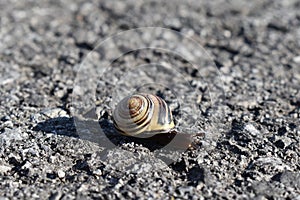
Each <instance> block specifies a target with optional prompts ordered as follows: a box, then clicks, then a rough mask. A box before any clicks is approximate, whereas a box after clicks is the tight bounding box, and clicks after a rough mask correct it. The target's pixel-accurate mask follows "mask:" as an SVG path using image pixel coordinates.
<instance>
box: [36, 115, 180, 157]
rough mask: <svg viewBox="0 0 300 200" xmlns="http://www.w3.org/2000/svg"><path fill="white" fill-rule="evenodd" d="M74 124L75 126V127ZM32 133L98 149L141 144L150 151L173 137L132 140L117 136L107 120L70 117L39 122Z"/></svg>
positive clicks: (172, 135) (132, 138)
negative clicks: (83, 142)
mask: <svg viewBox="0 0 300 200" xmlns="http://www.w3.org/2000/svg"><path fill="white" fill-rule="evenodd" d="M75 123H76V126H75ZM33 130H34V131H43V132H45V133H51V134H54V135H63V136H68V137H74V138H80V139H83V140H88V141H91V142H94V143H97V144H98V145H99V146H100V147H104V148H115V147H116V146H121V145H122V144H124V143H132V142H134V143H136V144H141V145H143V146H144V147H146V148H148V149H149V150H150V151H154V150H157V149H160V148H162V147H164V146H165V145H167V144H168V143H169V142H170V141H171V140H172V139H173V138H174V136H175V134H174V133H170V134H169V135H168V136H167V137H166V135H163V136H162V135H161V134H158V135H156V136H153V137H151V138H134V137H127V136H124V135H121V134H119V133H118V132H117V131H116V129H115V128H114V126H113V124H112V123H111V122H110V120H108V119H102V120H100V121H96V120H79V119H77V118H76V120H75V119H74V118H73V117H72V118H69V117H57V118H51V119H47V120H45V121H43V122H39V123H38V124H37V125H36V126H35V127H34V128H33Z"/></svg>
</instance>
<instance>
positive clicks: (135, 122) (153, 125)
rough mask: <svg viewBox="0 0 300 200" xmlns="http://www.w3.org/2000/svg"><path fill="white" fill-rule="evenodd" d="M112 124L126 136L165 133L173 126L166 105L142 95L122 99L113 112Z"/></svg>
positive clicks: (147, 95) (161, 100)
mask: <svg viewBox="0 0 300 200" xmlns="http://www.w3.org/2000/svg"><path fill="white" fill-rule="evenodd" d="M113 122H114V125H115V127H116V129H117V130H118V131H120V132H121V133H122V134H124V135H128V136H136V135H138V134H141V133H146V134H148V135H154V134H157V133H167V132H169V131H170V130H171V129H173V128H174V126H175V125H174V122H173V117H172V113H171V111H170V108H169V107H168V105H167V103H166V102H165V101H164V100H163V99H161V98H160V97H158V96H156V95H152V94H144V93H140V94H134V95H131V96H127V97H125V98H124V99H122V100H121V101H120V103H118V105H117V107H116V109H115V110H114V112H113Z"/></svg>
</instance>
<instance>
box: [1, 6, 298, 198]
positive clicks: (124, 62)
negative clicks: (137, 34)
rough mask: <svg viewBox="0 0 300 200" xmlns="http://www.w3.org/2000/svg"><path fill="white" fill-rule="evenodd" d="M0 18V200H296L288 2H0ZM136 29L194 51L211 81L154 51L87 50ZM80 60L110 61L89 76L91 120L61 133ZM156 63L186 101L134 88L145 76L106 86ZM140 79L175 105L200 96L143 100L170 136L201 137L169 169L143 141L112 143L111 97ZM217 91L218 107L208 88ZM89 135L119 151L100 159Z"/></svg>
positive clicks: (293, 20) (69, 121) (293, 57)
mask: <svg viewBox="0 0 300 200" xmlns="http://www.w3.org/2000/svg"><path fill="white" fill-rule="evenodd" d="M0 8H1V12H0V47H1V48H0V71H1V75H0V94H1V96H0V107H1V109H0V121H1V123H0V143H1V146H0V199H1V200H2V199H3V200H4V199H53V200H54V199H108V198H109V199H125V198H126V199H131V198H137V197H141V199H145V198H147V199H233V198H234V199H298V200H299V199H300V145H299V141H300V128H299V127H300V126H299V125H300V120H299V119H300V14H299V9H300V1H297V0H283V1H267V0H260V1H258V0H257V1H251V2H248V1H238V0H233V1H225V0H218V1H213V2H212V1H201V2H198V1H196V0H195V1H186V2H185V3H180V2H179V1H178V2H177V1H174V2H171V1H170V2H169V1H163V2H159V1H145V2H144V1H139V0H135V1H90V2H86V1H76V2H74V1H70V0H64V1H47V0H42V1H38V2H37V1H17V0H2V1H0ZM148 26H151V27H153V26H155V27H165V28H168V29H171V30H174V31H178V32H180V33H182V34H185V35H187V36H189V37H190V38H192V39H193V40H194V41H197V42H198V43H199V44H201V45H202V46H203V47H204V48H205V50H206V51H207V53H208V54H209V55H210V56H211V57H212V59H213V61H214V62H215V64H216V68H215V71H212V72H211V73H202V71H201V73H200V71H198V72H197V71H196V72H195V70H193V68H192V66H191V64H190V63H189V62H188V61H187V60H186V59H185V58H182V57H180V56H178V55H174V54H172V53H170V52H164V51H162V50H157V49H156V50H155V49H150V50H149V49H148V50H147V49H146V50H145V49H143V50H139V51H136V52H131V53H127V54H125V55H123V56H122V57H119V58H117V59H115V60H112V58H114V56H115V55H117V54H119V53H120V52H124V51H123V50H122V49H124V48H125V49H126V48H128V46H126V45H125V46H123V47H122V48H120V49H118V50H119V51H120V52H116V51H115V50H114V49H113V48H110V46H105V48H104V49H99V48H98V47H97V44H98V42H99V41H103V40H105V39H106V38H108V37H110V36H112V35H113V34H116V33H119V32H121V31H125V30H129V29H132V28H138V27H148ZM163 40H164V41H165V42H166V43H167V44H168V45H171V46H172V45H173V43H176V41H175V42H174V41H173V42H169V43H168V41H169V39H168V38H164V39H163ZM135 41H136V38H128V40H126V41H121V42H124V43H125V44H127V45H128V44H129V45H130V44H134V42H135ZM116 42H118V41H116ZM178 42H180V41H179V40H178ZM94 48H98V49H97V50H96V51H94V53H93V54H88V53H89V52H90V51H91V50H93V49H94ZM188 49H189V48H187V49H186V50H188ZM109 50H110V51H109ZM129 50H130V48H129ZM183 51H185V49H184V50H183ZM195 51H196V50H195ZM93 56H95V57H93ZM94 58H97V59H95V60H94V62H95V63H97V62H98V61H99V62H101V61H102V60H104V59H108V60H109V61H113V62H112V63H111V66H112V67H111V68H110V70H109V71H105V72H104V75H103V76H100V75H99V77H98V76H93V75H91V77H92V78H91V80H93V81H94V80H95V79H94V78H95V77H97V79H96V81H95V82H94V84H96V88H97V90H96V91H93V92H94V93H95V94H96V98H95V99H92V100H94V101H95V102H96V103H94V104H95V107H92V109H91V111H94V110H96V113H95V112H87V113H85V115H84V120H82V119H77V118H76V119H77V120H75V122H76V123H74V118H73V114H74V109H75V110H76V103H77V102H80V101H83V100H85V98H83V97H82V98H83V99H76V97H77V96H76V95H77V94H81V93H80V92H82V91H81V90H80V88H79V90H78V87H76V86H78V84H79V83H80V78H78V77H85V78H86V76H84V74H82V73H83V72H84V70H82V68H80V67H79V66H80V64H81V63H85V62H87V60H89V59H91V60H92V61H93V59H94ZM191 58H195V56H194V57H193V55H191ZM165 62H167V63H169V65H171V66H179V67H178V68H177V69H178V70H179V71H178V73H179V74H180V75H181V76H182V77H183V78H184V79H185V80H187V82H188V83H190V86H191V87H192V90H193V91H189V90H187V89H186V88H184V82H181V80H182V77H181V76H176V74H177V73H175V74H174V76H173V79H169V78H170V77H169V76H170V73H171V72H168V73H156V74H155V76H143V73H142V72H147V70H148V69H149V67H148V68H147V67H145V68H142V69H143V70H144V71H143V70H142V72H140V70H137V71H134V73H127V75H126V76H125V78H123V79H122V78H120V73H122V72H123V73H125V72H127V71H126V70H128V69H129V68H130V67H128V66H131V65H132V66H137V65H139V66H143V64H149V63H157V64H158V65H156V66H159V64H162V63H165ZM147 66H149V65H147ZM158 68H159V67H158ZM151 69H153V70H154V69H156V68H155V67H153V68H151ZM217 69H218V70H219V71H217ZM79 72H80V73H81V74H80V73H79ZM88 72H89V71H88ZM155 72H156V71H155V70H154V72H153V73H155ZM215 72H220V73H221V76H220V77H221V81H222V82H219V79H217V78H216V77H218V76H216V73H215ZM139 73H140V74H139ZM150 74H151V73H150ZM132 75H137V76H132ZM145 77H146V78H150V81H158V80H159V81H161V82H160V83H161V84H163V85H165V86H168V87H170V84H169V83H170V82H174V83H175V85H176V89H175V92H177V93H176V94H177V96H192V95H194V91H198V92H197V95H198V96H197V97H200V100H199V101H197V104H196V106H197V107H196V109H192V110H191V109H190V110H184V109H178V102H176V98H174V93H172V92H170V90H169V89H170V88H168V87H162V88H154V90H155V91H154V92H155V93H157V94H161V96H163V97H164V98H165V99H166V100H167V102H168V103H169V104H170V106H171V109H172V110H173V112H174V118H175V122H176V124H177V125H178V124H180V126H179V125H178V128H179V129H180V127H185V128H190V127H189V126H192V125H194V126H193V129H192V131H201V132H204V133H205V137H204V138H200V139H199V138H198V139H197V142H196V147H195V148H193V149H188V150H186V151H184V152H181V151H174V152H170V151H168V152H167V154H168V156H171V157H172V158H175V157H174V156H176V160H175V161H174V162H171V163H170V162H169V163H167V162H165V160H164V159H161V158H160V157H158V156H156V154H155V151H154V150H153V149H152V148H151V147H153V145H154V144H152V143H151V142H150V145H149V144H145V143H139V142H138V141H136V140H132V139H130V138H126V137H124V136H119V135H117V134H116V133H115V130H114V129H113V127H112V124H111V110H112V108H113V105H114V104H115V102H116V101H117V99H118V95H121V94H123V93H122V91H123V92H124V91H125V92H126V91H127V92H128V91H130V89H128V87H129V88H132V87H133V88H136V87H137V86H138V84H140V83H141V82H143V81H144V79H143V78H145ZM98 78H99V79H98ZM203 79H205V80H206V82H202V81H201V80H203ZM87 80H88V79H83V81H85V82H87ZM126 80H128V82H127V81H126ZM132 80H133V81H132ZM87 83H88V84H90V83H89V82H87ZM220 83H221V84H222V91H223V92H224V93H225V95H223V96H222V95H221V94H220V93H219V91H218V90H217V89H216V88H218V87H215V88H214V86H216V85H218V84H220ZM124 85H126V87H125V86H124ZM208 85H209V86H211V87H210V88H209V89H210V93H209V94H208V92H207V87H206V86H208ZM123 86H124V87H123ZM143 86H144V85H143ZM177 87H178V88H177ZM116 88H118V90H117V91H119V92H120V91H121V92H120V93H116ZM75 89H77V90H75ZM81 89H82V88H81ZM145 89H146V90H148V91H152V90H153V88H152V87H146V86H145V87H143V88H142V89H141V90H142V91H143V90H145ZM72 94H73V100H72ZM74 94H75V95H74ZM89 94H90V93H88V94H87V95H86V96H87V97H89ZM210 95H212V96H210ZM218 95H219V96H218ZM74 96H75V97H74ZM121 96H122V95H121ZM175 96H176V95H175ZM220 96H222V98H220V101H216V102H214V103H215V104H216V105H217V104H220V105H222V106H221V107H218V106H213V105H211V104H209V102H212V100H215V99H213V97H220ZM114 97H116V98H115V99H114ZM174 99H175V100H174ZM217 99H219V98H217ZM74 102H75V103H74ZM84 103H86V102H84ZM84 103H83V104H84ZM176 106H177V107H176ZM85 111H86V110H85ZM71 113H72V114H71ZM75 113H76V111H75ZM186 113H192V114H190V115H188V116H187V115H186ZM193 113H196V115H197V116H196V115H195V114H193ZM81 114H82V113H81ZM195 116H196V117H195ZM192 117H194V120H196V124H194V123H193V122H190V121H189V119H190V118H192ZM98 119H99V121H98ZM192 121H193V120H192ZM99 122H100V123H99ZM214 123H215V124H214ZM75 124H76V126H75ZM99 124H100V126H101V128H102V129H100V127H99ZM213 125H216V126H213ZM103 133H105V134H106V135H111V136H112V137H111V138H110V141H112V142H113V143H114V144H118V145H119V147H118V148H106V146H105V144H104V143H103V142H102V140H103V138H104V139H105V138H106V137H103V135H104V134H103ZM158 151H159V152H164V151H163V150H162V149H160V150H158Z"/></svg>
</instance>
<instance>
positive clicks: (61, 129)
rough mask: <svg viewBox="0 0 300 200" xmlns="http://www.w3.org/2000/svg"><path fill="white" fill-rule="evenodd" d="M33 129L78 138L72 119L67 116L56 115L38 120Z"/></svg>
mask: <svg viewBox="0 0 300 200" xmlns="http://www.w3.org/2000/svg"><path fill="white" fill-rule="evenodd" d="M33 130H34V131H43V132H45V133H52V134H55V135H64V136H68V137H76V138H78V137H79V136H78V134H77V133H76V127H75V124H74V119H73V118H69V117H57V118H51V119H47V120H45V121H43V122H39V123H38V124H37V125H36V126H35V127H34V128H33Z"/></svg>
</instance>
